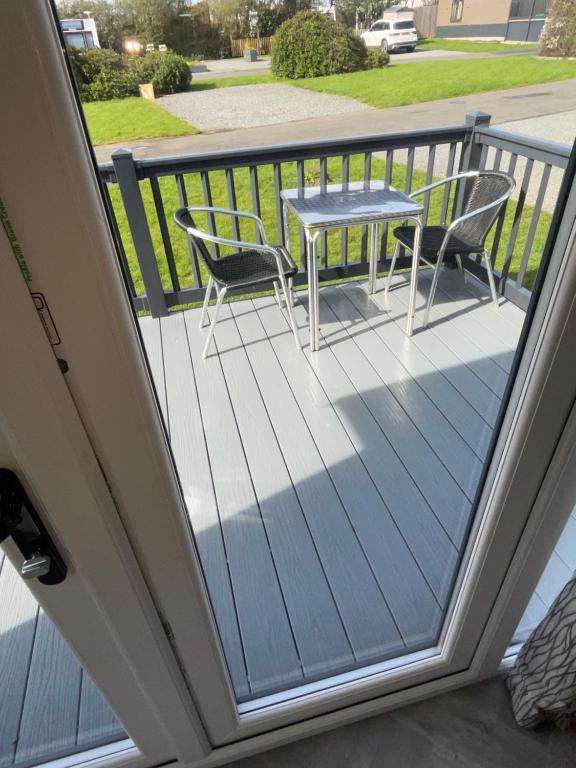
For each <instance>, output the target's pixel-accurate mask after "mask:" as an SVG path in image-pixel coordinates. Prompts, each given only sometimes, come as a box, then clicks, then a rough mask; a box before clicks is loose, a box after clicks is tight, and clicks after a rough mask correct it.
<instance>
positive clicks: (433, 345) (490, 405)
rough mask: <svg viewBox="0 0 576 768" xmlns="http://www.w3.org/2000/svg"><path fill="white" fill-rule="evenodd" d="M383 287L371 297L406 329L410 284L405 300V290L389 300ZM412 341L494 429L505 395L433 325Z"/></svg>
mask: <svg viewBox="0 0 576 768" xmlns="http://www.w3.org/2000/svg"><path fill="white" fill-rule="evenodd" d="M379 288H380V292H377V293H375V294H374V295H373V296H372V297H371V298H372V300H373V301H375V302H376V304H377V305H378V306H379V307H380V308H381V309H382V311H383V312H387V313H388V317H389V318H390V319H391V320H393V321H394V322H395V323H396V325H397V326H398V327H399V330H400V331H402V332H404V329H405V328H406V316H407V314H408V303H407V302H408V285H406V291H405V294H406V296H405V299H406V301H405V302H402V301H401V300H400V293H401V292H402V291H401V290H395V291H391V292H390V293H389V295H388V298H387V299H385V298H384V295H383V292H382V289H383V288H384V285H383V282H379ZM411 343H412V344H413V345H414V346H415V347H417V348H418V349H419V350H420V351H421V352H423V353H424V354H425V355H426V356H427V357H428V359H429V360H430V361H431V362H432V363H433V364H434V365H435V366H436V367H437V368H439V369H440V370H441V371H442V373H443V375H444V376H445V377H446V378H447V379H448V380H449V381H450V382H451V383H452V385H453V386H454V387H455V388H456V389H457V390H458V392H460V394H461V395H462V397H463V398H464V399H465V400H466V401H467V402H468V403H469V404H470V405H471V406H472V408H474V410H475V411H476V412H477V413H479V414H480V415H481V416H482V417H483V418H484V419H485V420H486V422H487V423H488V425H489V426H490V427H491V428H493V427H494V425H495V423H496V417H497V416H498V412H499V411H500V405H501V402H502V401H501V398H500V397H498V395H496V394H495V393H494V392H493V391H492V390H491V389H490V388H489V387H487V386H486V384H485V383H484V382H483V381H482V380H481V379H480V378H479V377H478V376H477V375H476V374H475V373H474V371H473V370H472V369H471V368H469V367H468V365H467V364H466V363H465V362H464V361H463V360H461V359H460V358H459V357H458V355H456V354H455V352H453V351H452V349H451V348H450V347H449V346H448V345H447V344H446V343H445V342H444V341H443V340H442V339H441V338H440V337H439V336H437V335H436V334H435V333H434V331H433V330H432V329H431V328H427V329H423V330H422V331H421V332H419V333H417V334H415V335H414V336H412V338H411Z"/></svg>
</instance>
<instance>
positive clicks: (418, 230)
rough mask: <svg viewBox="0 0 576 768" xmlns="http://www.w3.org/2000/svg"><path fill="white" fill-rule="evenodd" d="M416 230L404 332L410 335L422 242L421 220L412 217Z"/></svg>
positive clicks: (412, 328)
mask: <svg viewBox="0 0 576 768" xmlns="http://www.w3.org/2000/svg"><path fill="white" fill-rule="evenodd" d="M414 224H415V225H416V232H415V234H414V250H413V252H412V270H411V274H410V301H409V302H408V320H407V322H406V334H407V335H408V336H412V332H413V330H414V313H415V309H416V290H417V288H418V267H419V265H420V247H421V244H422V220H421V219H419V218H418V219H414Z"/></svg>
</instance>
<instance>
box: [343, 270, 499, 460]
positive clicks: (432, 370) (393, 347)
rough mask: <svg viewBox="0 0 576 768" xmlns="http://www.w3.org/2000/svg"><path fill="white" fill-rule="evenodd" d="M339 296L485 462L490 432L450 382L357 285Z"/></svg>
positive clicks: (486, 424) (346, 289)
mask: <svg viewBox="0 0 576 768" xmlns="http://www.w3.org/2000/svg"><path fill="white" fill-rule="evenodd" d="M341 292H342V293H343V294H344V295H345V296H346V297H347V298H348V300H349V301H351V302H352V303H353V304H354V306H355V307H356V308H357V309H358V310H359V311H360V312H361V313H362V315H363V316H364V318H365V319H366V321H367V322H368V324H369V325H370V326H371V327H373V328H374V330H375V331H376V334H377V335H378V336H379V337H380V339H381V340H382V341H383V342H384V343H385V344H386V346H387V347H388V349H390V351H391V352H392V354H393V355H395V357H396V358H397V359H398V360H399V362H400V363H401V364H402V365H403V366H404V368H405V369H406V371H407V372H408V373H409V374H410V375H411V376H412V378H413V379H414V380H415V381H416V383H417V384H418V385H419V386H420V388H421V389H422V390H423V391H424V392H425V393H426V394H427V395H428V397H429V398H430V400H431V402H432V404H433V407H435V408H437V409H438V410H439V411H440V412H441V413H442V414H443V416H444V417H445V418H446V419H447V421H448V422H449V423H450V424H451V426H452V427H453V428H454V430H456V432H457V433H458V434H459V435H460V437H461V438H462V439H463V440H464V441H465V443H466V444H467V445H468V446H469V448H470V449H471V450H472V451H473V452H474V454H475V455H476V456H477V458H478V459H479V460H480V461H481V462H483V460H484V459H485V458H486V453H487V450H488V446H489V444H490V439H491V435H492V430H491V428H490V426H489V425H488V423H487V422H486V421H485V420H484V419H483V418H482V417H481V416H480V414H478V413H477V412H476V411H475V410H474V409H473V408H471V407H470V403H468V401H467V400H466V399H465V398H464V397H463V396H462V395H461V394H460V392H459V391H458V390H457V389H456V388H455V387H454V386H453V385H452V384H451V382H450V380H449V379H448V378H447V377H446V376H445V375H444V373H443V372H442V371H441V370H439V369H438V368H437V367H436V366H435V365H434V364H433V363H432V361H431V360H430V359H429V358H428V357H427V356H426V355H425V354H424V353H422V352H421V351H420V349H419V348H418V346H417V345H416V344H411V343H410V342H409V341H408V340H407V338H406V335H405V333H404V331H403V330H401V329H400V328H399V327H398V326H397V325H396V323H394V322H392V321H391V319H390V318H387V317H386V315H384V316H383V315H382V311H381V309H380V308H379V307H378V306H377V305H376V304H375V303H374V302H373V301H372V299H371V298H370V297H369V296H368V294H367V293H366V291H365V290H364V289H363V288H362V287H361V286H359V285H354V286H349V287H342V288H341Z"/></svg>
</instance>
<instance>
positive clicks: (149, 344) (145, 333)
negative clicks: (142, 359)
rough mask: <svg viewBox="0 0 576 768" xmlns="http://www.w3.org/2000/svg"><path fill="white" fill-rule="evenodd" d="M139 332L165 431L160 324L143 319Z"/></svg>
mask: <svg viewBox="0 0 576 768" xmlns="http://www.w3.org/2000/svg"><path fill="white" fill-rule="evenodd" d="M140 330H141V332H142V339H143V340H144V347H145V349H146V354H147V356H148V362H149V364H150V373H151V374H152V379H153V380H154V386H155V389H156V395H157V396H158V400H159V402H160V410H161V411H162V416H163V418H164V424H165V425H166V429H167V430H168V433H169V430H170V426H169V424H170V422H169V418H168V400H167V397H166V379H165V373H164V355H163V350H162V331H161V327H160V322H159V321H158V320H157V319H155V318H152V317H143V318H142V319H141V320H140Z"/></svg>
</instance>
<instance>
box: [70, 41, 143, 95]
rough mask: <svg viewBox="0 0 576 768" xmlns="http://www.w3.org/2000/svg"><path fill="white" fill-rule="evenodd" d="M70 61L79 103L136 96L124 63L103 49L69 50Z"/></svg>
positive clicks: (135, 82) (134, 85)
mask: <svg viewBox="0 0 576 768" xmlns="http://www.w3.org/2000/svg"><path fill="white" fill-rule="evenodd" d="M69 53H70V61H71V65H72V70H73V72H74V76H75V78H76V83H77V85H78V90H79V92H80V98H81V99H82V100H83V101H105V100H107V99H124V98H126V97H127V96H135V95H137V94H138V81H137V79H136V77H135V76H134V73H133V72H132V71H131V69H130V67H129V65H128V62H127V60H126V59H125V58H124V57H122V56H120V54H118V53H116V52H115V51H111V50H108V49H106V48H82V49H76V48H72V49H71V50H70V52H69Z"/></svg>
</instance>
